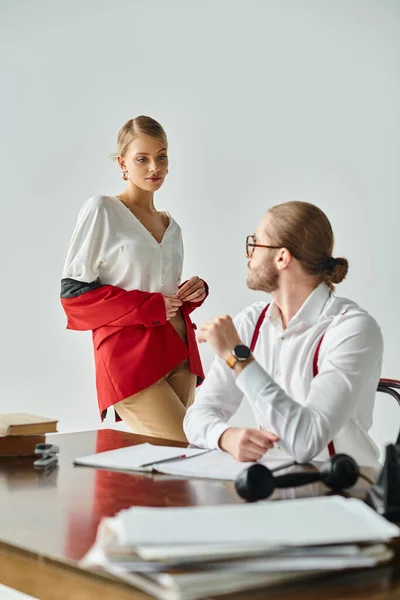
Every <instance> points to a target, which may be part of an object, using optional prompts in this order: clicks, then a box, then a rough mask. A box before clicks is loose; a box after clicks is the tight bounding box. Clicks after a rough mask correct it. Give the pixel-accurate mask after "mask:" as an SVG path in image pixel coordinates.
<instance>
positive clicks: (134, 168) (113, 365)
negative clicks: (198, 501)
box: [61, 116, 208, 441]
mask: <svg viewBox="0 0 400 600" xmlns="http://www.w3.org/2000/svg"><path fill="white" fill-rule="evenodd" d="M116 158H117V161H118V165H119V167H120V169H121V177H122V179H123V180H124V181H126V184H127V185H126V188H125V190H124V191H123V192H122V193H120V194H119V195H117V196H95V197H94V198H91V199H90V200H88V201H87V202H86V203H85V204H84V206H83V208H82V209H81V211H80V213H79V216H78V222H77V224H76V227H75V230H74V233H73V235H72V239H71V243H70V246H69V250H68V254H67V258H66V261H65V266H64V271H63V279H62V282H61V302H62V305H63V307H64V310H65V312H66V315H67V318H68V324H67V328H68V329H75V330H90V329H91V330H92V331H93V345H94V353H95V365H96V386H97V394H98V401H99V408H100V414H101V418H102V419H104V417H105V415H106V413H107V409H108V408H109V407H110V406H113V407H114V409H115V412H116V418H117V420H119V419H122V420H123V421H124V422H125V423H127V424H128V425H129V426H130V428H131V429H132V430H133V431H134V432H136V433H140V434H143V435H152V436H157V437H163V438H168V439H172V440H177V441H186V437H185V434H184V432H183V427H182V423H183V418H184V416H185V413H186V408H187V407H188V406H189V405H190V404H191V403H192V402H193V400H194V392H195V387H196V383H198V382H201V380H202V379H203V378H204V373H203V369H202V366H201V361H200V356H199V352H198V348H197V343H196V339H195V334H194V329H195V325H194V324H193V323H192V322H191V319H190V317H189V314H190V313H191V312H192V311H193V310H194V309H195V308H197V307H198V306H200V305H201V304H202V302H203V301H204V300H205V298H206V296H207V294H208V288H207V285H206V284H205V282H204V281H203V280H202V279H200V278H199V277H192V278H191V279H190V280H189V281H187V282H186V283H184V284H183V285H181V275H182V266H183V244H182V234H181V229H180V227H179V225H178V224H177V223H176V221H175V220H174V219H173V218H172V216H171V215H170V214H168V213H167V212H161V211H158V210H157V209H156V208H155V206H154V193H155V192H156V191H157V190H159V189H160V188H161V186H162V185H163V183H164V180H165V178H166V175H167V173H168V142H167V137H166V134H165V132H164V130H163V128H162V127H161V125H160V124H159V123H157V122H156V121H155V120H154V119H152V118H150V117H145V116H140V117H136V118H135V119H130V120H129V121H127V122H126V123H125V125H123V127H122V128H121V129H120V131H119V133H118V153H117V155H116Z"/></svg>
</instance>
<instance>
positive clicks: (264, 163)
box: [0, 0, 400, 442]
mask: <svg viewBox="0 0 400 600" xmlns="http://www.w3.org/2000/svg"><path fill="white" fill-rule="evenodd" d="M0 22H1V26H0V27H1V31H0V34H1V35H0V39H1V41H0V44H1V48H0V50H1V52H0V57H1V58H0V60H1V90H2V92H1V94H0V106H1V111H0V120H1V132H2V133H1V154H0V165H1V167H0V168H1V170H2V176H1V183H2V186H1V187H2V196H1V223H0V227H1V232H0V244H1V256H2V261H1V285H2V293H1V295H0V302H1V315H2V326H1V333H2V343H1V346H0V352H1V356H0V361H1V362H0V365H1V376H0V409H1V412H9V411H11V410H15V411H33V412H35V413H39V414H47V415H49V416H53V415H55V416H57V417H58V418H59V420H60V430H61V431H66V430H71V429H85V428H94V427H97V426H98V422H99V421H98V415H97V408H96V395H95V387H94V372H93V360H92V349H91V341H90V334H83V333H75V332H67V331H65V329H64V327H65V318H64V314H63V312H62V309H61V306H60V304H59V300H58V295H59V280H60V276H61V270H62V265H63V261H64V257H65V253H66V250H67V246H68V242H69V237H70V235H71V232H72V229H73V226H74V224H75V220H76V216H77V213H78V210H79V208H80V206H81V205H82V204H83V202H84V201H85V200H86V199H87V198H89V197H90V196H93V195H95V194H98V193H106V194H107V193H110V194H115V193H118V192H120V191H121V180H120V178H119V171H118V169H117V167H116V166H115V165H113V164H112V163H111V162H110V161H109V160H108V158H107V157H108V155H109V154H110V153H111V152H113V151H114V149H115V139H116V133H117V131H118V129H119V127H120V126H121V125H122V123H123V122H125V120H127V119H128V118H130V117H132V116H135V115H138V114H149V115H152V116H153V117H155V118H156V119H158V120H160V121H161V123H162V124H163V125H164V127H165V128H166V130H167V133H168V135H169V140H170V162H171V164H170V176H169V179H168V181H167V183H166V184H165V186H164V188H163V189H162V190H161V191H160V192H159V194H158V196H157V198H156V200H157V205H158V207H160V208H166V209H168V210H169V211H170V212H171V213H173V215H174V216H175V218H176V219H177V220H178V221H179V222H180V223H181V225H182V227H183V231H184V237H185V244H186V265H185V271H186V273H185V274H186V275H187V276H191V275H194V274H199V275H201V276H202V277H204V278H205V279H207V281H208V282H209V283H210V288H211V296H210V298H209V300H208V302H207V304H206V305H205V306H204V307H203V308H202V309H201V310H199V311H198V315H197V320H198V321H200V322H201V321H203V320H205V319H208V318H210V317H213V316H216V315H218V314H220V313H225V312H228V313H231V314H234V313H236V312H237V311H239V310H240V309H241V308H242V307H244V306H245V305H246V304H248V303H250V302H252V301H254V300H256V299H258V298H260V297H262V296H261V295H260V294H256V293H254V292H251V291H249V290H247V289H246V286H245V278H246V261H245V259H244V238H245V236H246V235H247V234H248V233H252V232H253V231H254V230H255V228H256V226H257V223H258V221H259V219H260V218H261V217H262V215H263V213H264V212H265V211H266V210H267V208H268V207H269V206H270V205H271V204H274V203H278V202H283V201H286V200H291V199H301V200H306V201H309V202H314V203H316V204H318V205H319V206H320V207H321V208H322V209H323V210H325V211H326V212H327V214H328V216H329V218H330V219H331V221H332V224H333V228H334V231H335V233H336V253H337V254H339V255H345V256H347V257H348V258H349V260H350V264H351V271H350V274H349V277H348V280H347V281H346V282H344V283H343V284H342V285H341V286H340V287H339V289H338V291H339V292H340V294H342V295H346V296H349V297H351V298H353V299H355V300H356V301H358V302H359V303H360V304H361V305H363V306H364V307H366V308H367V309H368V310H369V311H370V312H371V313H372V314H373V315H374V316H375V317H376V319H377V320H378V322H379V323H380V324H381V327H382V329H383V333H384V338H385V361H384V374H385V376H388V377H398V378H400V365H399V364H398V361H397V356H396V355H397V351H398V339H399V319H398V310H399V309H398V304H399V302H398V297H399V291H400V289H399V278H398V271H399V268H398V243H397V238H398V235H397V232H398V217H399V192H400V169H399V157H400V152H399V150H400V141H399V140H400V135H399V134H400V127H399V125H400V123H399V121H400V117H399V106H400V76H399V50H400V41H399V40H400V36H399V25H400V3H399V2H398V1H396V0H336V1H333V0H331V1H329V0H325V1H324V0H279V1H278V0H276V1H272V0H247V1H246V2H243V0H202V1H201V2H194V1H191V0H169V1H168V2H165V1H162V0H153V2H142V1H140V2H139V1H136V0H114V1H113V2H111V1H110V2H106V1H105V0H103V1H102V2H101V1H96V0H79V1H78V0H70V1H69V2H59V1H56V0H36V1H35V2H30V1H29V0H25V1H24V0H8V2H7V1H3V2H2V3H1V7H0ZM202 354H203V358H204V362H205V365H206V367H208V365H209V364H210V360H211V353H210V351H209V350H208V349H207V348H202ZM379 404H380V406H383V405H385V410H384V411H383V412H382V411H379V414H378V415H377V422H376V425H375V426H374V435H375V436H376V437H377V439H378V440H380V441H381V442H382V441H383V440H384V439H385V438H393V436H394V435H395V431H396V429H397V427H398V424H399V420H400V419H399V413H400V411H398V409H397V406H395V405H394V403H391V402H390V400H388V401H386V400H385V397H383V396H382V397H380V398H379ZM389 404H390V405H391V406H390V407H389ZM386 405H387V408H386ZM240 417H241V419H242V420H243V422H246V423H250V422H251V416H250V414H249V411H248V408H247V407H244V408H243V409H241V412H240Z"/></svg>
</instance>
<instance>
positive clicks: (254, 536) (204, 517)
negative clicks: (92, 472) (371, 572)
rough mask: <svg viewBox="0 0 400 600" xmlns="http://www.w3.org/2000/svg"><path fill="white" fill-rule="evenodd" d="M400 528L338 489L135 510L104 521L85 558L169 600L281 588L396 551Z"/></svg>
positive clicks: (364, 565)
mask: <svg viewBox="0 0 400 600" xmlns="http://www.w3.org/2000/svg"><path fill="white" fill-rule="evenodd" d="M399 534H400V529H399V528H398V527H396V526H395V525H393V524H391V523H389V522H388V521H386V520H385V519H383V518H382V517H380V516H379V515H378V514H377V513H375V512H374V511H373V510H372V509H371V508H369V507H368V506H366V505H365V504H364V503H363V502H361V501H360V500H356V499H349V500H346V499H344V498H342V497H339V496H329V497H321V498H312V499H300V500H288V501H279V502H263V503H258V504H250V505H249V504H247V505H246V504H239V505H236V504H234V505H220V506H197V507H187V508H143V507H132V508H131V509H128V510H124V511H121V512H120V513H119V514H118V515H117V516H116V517H114V518H112V519H105V520H104V521H103V522H102V523H101V526H100V528H99V532H98V536H97V540H96V543H95V545H94V547H93V548H92V550H91V551H90V552H89V553H88V555H87V556H86V557H85V559H84V560H83V565H85V566H89V567H94V566H95V567H101V568H103V569H106V570H107V571H109V572H110V573H112V574H114V575H116V576H118V577H120V578H121V579H123V580H124V581H127V582H129V583H131V584H132V585H135V586H137V587H140V588H141V589H143V590H145V591H147V592H149V593H151V594H153V595H154V596H157V597H158V598H161V599H164V600H195V599H197V598H204V597H206V596H208V595H210V594H213V595H217V594H225V593H228V592H234V591H239V590H244V589H252V588H257V587H264V586H267V585H276V584H278V583H282V582H285V581H288V580H289V579H298V578H305V577H313V576H316V575H318V574H320V573H321V572H327V571H335V570H338V569H351V568H367V567H373V566H375V565H377V564H379V563H382V562H387V561H389V560H390V559H391V558H392V553H391V551H390V550H389V549H388V548H387V546H386V542H388V541H389V540H390V539H391V538H393V537H398V536H399Z"/></svg>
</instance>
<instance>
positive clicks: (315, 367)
mask: <svg viewBox="0 0 400 600" xmlns="http://www.w3.org/2000/svg"><path fill="white" fill-rule="evenodd" d="M268 308H269V304H267V306H266V307H265V308H263V310H262V312H261V314H260V316H259V317H258V321H257V324H256V327H255V329H254V333H253V337H252V340H251V345H250V350H251V351H252V352H253V350H254V348H255V347H256V344H257V340H258V335H259V333H260V327H261V325H262V324H263V321H264V318H265V313H266V312H267V310H268ZM324 335H325V334H324ZM324 335H323V336H322V337H321V339H320V340H319V342H318V346H317V349H316V350H315V354H314V360H313V377H315V376H316V375H318V357H319V349H320V348H321V344H322V340H323V339H324ZM328 451H329V456H335V454H336V451H335V446H334V444H333V442H329V444H328Z"/></svg>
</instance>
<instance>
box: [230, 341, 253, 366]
mask: <svg viewBox="0 0 400 600" xmlns="http://www.w3.org/2000/svg"><path fill="white" fill-rule="evenodd" d="M250 356H251V350H250V348H248V347H247V346H244V345H243V344H238V345H237V346H235V347H234V349H233V350H232V354H231V356H229V358H227V359H226V364H227V365H228V367H230V368H231V369H233V368H234V366H235V365H236V363H237V362H238V361H239V362H245V361H246V360H249V358H250Z"/></svg>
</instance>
